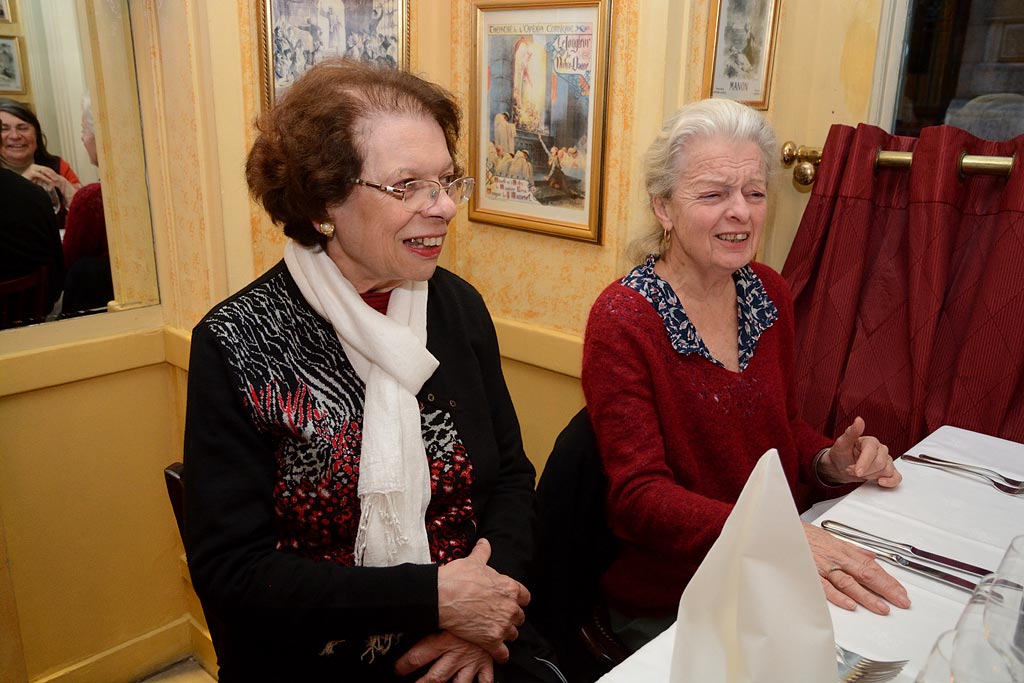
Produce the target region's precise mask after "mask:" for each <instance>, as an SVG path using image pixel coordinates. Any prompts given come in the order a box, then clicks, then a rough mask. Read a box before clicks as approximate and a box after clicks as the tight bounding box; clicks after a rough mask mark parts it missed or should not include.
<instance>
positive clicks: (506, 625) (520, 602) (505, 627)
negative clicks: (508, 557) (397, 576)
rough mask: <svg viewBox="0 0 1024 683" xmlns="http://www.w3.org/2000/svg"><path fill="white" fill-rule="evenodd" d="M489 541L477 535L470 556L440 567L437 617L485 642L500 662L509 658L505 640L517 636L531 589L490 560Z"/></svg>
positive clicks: (468, 637) (476, 641)
mask: <svg viewBox="0 0 1024 683" xmlns="http://www.w3.org/2000/svg"><path fill="white" fill-rule="evenodd" d="M490 558H491V544H490V543H488V542H487V540H486V539H483V538H481V539H480V540H479V541H477V543H476V546H475V547H474V548H473V552H471V553H470V554H469V556H468V557H464V558H462V559H461V560H455V561H454V562H449V563H448V564H446V565H444V566H443V567H440V568H439V569H438V570H437V615H438V623H439V625H440V626H441V628H442V629H443V630H445V631H450V632H451V633H452V635H455V636H458V637H459V638H462V639H463V640H468V641H469V642H470V643H474V644H476V645H479V646H480V647H482V648H483V649H484V650H485V651H486V652H487V653H488V654H490V655H491V657H493V658H494V659H496V660H497V661H499V662H503V663H504V662H507V661H508V648H507V647H506V646H505V641H510V642H511V641H513V640H515V639H516V638H518V637H519V630H518V629H517V628H516V627H517V626H521V625H522V623H523V622H524V621H525V620H526V615H525V614H524V612H523V607H525V606H526V605H528V604H530V591H528V590H526V587H525V586H523V584H521V583H519V582H518V581H516V580H515V579H511V578H509V577H507V576H505V575H504V574H499V573H498V572H496V571H495V570H494V569H492V568H491V567H488V566H487V561H488V560H489V559H490Z"/></svg>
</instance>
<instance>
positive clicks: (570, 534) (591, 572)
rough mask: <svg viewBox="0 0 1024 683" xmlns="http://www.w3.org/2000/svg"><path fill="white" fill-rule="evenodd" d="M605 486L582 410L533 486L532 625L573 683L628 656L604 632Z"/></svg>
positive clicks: (608, 538) (611, 553)
mask: <svg viewBox="0 0 1024 683" xmlns="http://www.w3.org/2000/svg"><path fill="white" fill-rule="evenodd" d="M607 488H608V485H607V480H606V479H605V475H604V471H603V470H602V469H601V459H600V455H599V453H598V449H597V439H596V437H595V436H594V429H593V427H592V426H591V423H590V415H589V414H588V413H587V409H586V408H583V409H581V410H580V411H579V412H578V413H576V415H575V416H574V417H573V418H572V420H570V421H569V424H568V425H567V426H566V427H565V428H564V429H563V430H562V432H561V434H559V435H558V438H557V439H555V445H554V447H553V448H552V450H551V456H550V457H549V458H548V461H547V464H546V465H545V466H544V471H543V473H542V474H541V478H540V482H539V483H538V485H537V505H538V511H539V514H538V518H539V526H540V528H539V530H538V536H537V546H538V548H537V553H538V556H537V560H538V562H537V570H538V571H537V577H536V579H535V580H534V582H533V586H532V592H533V601H532V605H531V608H530V619H531V621H532V622H533V623H534V624H535V625H536V626H537V628H538V629H539V630H540V631H541V632H542V633H543V634H544V635H545V636H546V637H547V638H548V639H549V640H550V641H551V643H552V645H553V646H554V647H555V651H556V653H557V655H558V663H559V666H560V667H561V668H562V670H563V671H564V672H565V673H566V675H567V677H568V678H569V680H571V681H594V680H596V679H597V678H599V677H600V676H601V675H603V674H605V673H607V672H608V671H609V670H610V669H611V668H612V667H614V666H615V665H616V664H618V663H620V662H621V661H622V660H624V659H625V658H626V657H627V656H629V654H630V653H629V650H628V649H627V648H626V647H625V645H623V644H622V643H621V642H620V641H619V640H618V639H617V638H616V637H615V635H614V633H613V632H612V630H611V627H610V626H609V624H608V610H607V607H606V606H605V605H604V604H603V602H602V600H601V592H600V587H599V580H600V578H601V575H602V574H603V573H604V572H605V570H606V569H607V568H608V566H609V565H610V564H611V562H612V559H613V558H614V557H615V549H616V543H617V542H616V539H615V537H614V536H613V535H612V533H611V531H610V530H609V528H608V523H607V519H606V517H605V495H606V492H607Z"/></svg>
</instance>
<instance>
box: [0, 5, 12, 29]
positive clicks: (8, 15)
mask: <svg viewBox="0 0 1024 683" xmlns="http://www.w3.org/2000/svg"><path fill="white" fill-rule="evenodd" d="M15 2H16V0H0V24H13V23H14V21H15V19H14V3H15Z"/></svg>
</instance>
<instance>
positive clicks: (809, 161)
mask: <svg viewBox="0 0 1024 683" xmlns="http://www.w3.org/2000/svg"><path fill="white" fill-rule="evenodd" d="M913 160H914V153H913V152H889V151H886V150H883V149H881V148H879V150H878V152H877V153H876V154H875V168H910V165H911V164H912V163H913ZM1016 161H1017V155H1016V154H1014V155H1013V156H1012V157H990V156H982V155H980V154H968V153H967V152H962V153H961V154H960V159H959V161H958V162H957V172H959V173H960V175H962V176H969V175H995V176H1003V177H1006V176H1009V175H1010V174H1011V173H1012V172H1013V169H1014V167H1015V165H1016ZM794 162H795V163H796V165H795V166H794V167H793V179H794V180H795V181H796V182H797V184H799V185H810V184H811V183H813V182H814V174H815V171H816V170H817V167H818V165H819V164H820V163H821V150H820V149H816V148H814V147H808V146H806V145H800V146H797V144H796V143H794V142H786V143H784V144H783V145H782V164H783V166H786V167H787V168H788V167H789V166H790V165H791V164H793V163H794Z"/></svg>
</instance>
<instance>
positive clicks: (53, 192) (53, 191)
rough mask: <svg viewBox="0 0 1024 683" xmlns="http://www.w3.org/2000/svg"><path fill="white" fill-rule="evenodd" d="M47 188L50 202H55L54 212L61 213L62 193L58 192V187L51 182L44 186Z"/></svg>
mask: <svg viewBox="0 0 1024 683" xmlns="http://www.w3.org/2000/svg"><path fill="white" fill-rule="evenodd" d="M42 188H43V189H44V190H46V194H48V195H50V203H51V204H53V212H54V213H60V206H61V199H60V194H58V193H57V188H55V187H54V186H53V185H50V184H49V183H47V184H45V185H43V186H42Z"/></svg>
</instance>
